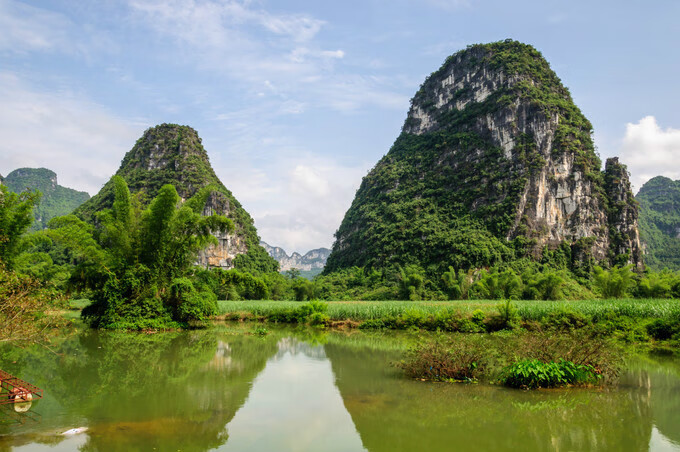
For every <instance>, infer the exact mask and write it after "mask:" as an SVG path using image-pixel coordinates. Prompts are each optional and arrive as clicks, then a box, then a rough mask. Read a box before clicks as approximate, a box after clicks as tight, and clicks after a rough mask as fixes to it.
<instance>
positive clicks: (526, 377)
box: [499, 359, 602, 389]
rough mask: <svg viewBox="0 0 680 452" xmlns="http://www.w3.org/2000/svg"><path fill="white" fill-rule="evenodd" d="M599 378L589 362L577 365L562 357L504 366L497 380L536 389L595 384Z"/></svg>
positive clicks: (510, 384) (600, 376) (518, 386)
mask: <svg viewBox="0 0 680 452" xmlns="http://www.w3.org/2000/svg"><path fill="white" fill-rule="evenodd" d="M601 379H602V375H600V374H599V372H597V371H596V370H595V368H594V367H593V366H591V365H589V364H581V365H578V364H575V363H573V362H571V361H565V360H563V359H560V360H559V361H557V362H547V363H544V362H541V361H539V360H537V359H531V360H528V359H526V360H521V361H518V362H515V363H513V364H511V365H509V366H507V367H505V368H504V369H503V370H502V372H501V377H500V379H499V381H500V382H501V383H502V384H503V385H505V386H509V387H511V388H524V389H536V388H554V387H558V386H567V385H585V384H596V383H598V382H600V380H601Z"/></svg>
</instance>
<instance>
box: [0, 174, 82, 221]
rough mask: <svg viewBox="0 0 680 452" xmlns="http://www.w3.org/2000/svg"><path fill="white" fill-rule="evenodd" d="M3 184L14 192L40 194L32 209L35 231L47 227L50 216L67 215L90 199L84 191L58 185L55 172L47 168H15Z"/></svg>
mask: <svg viewBox="0 0 680 452" xmlns="http://www.w3.org/2000/svg"><path fill="white" fill-rule="evenodd" d="M4 184H5V185H7V188H9V189H10V190H12V191H13V192H15V193H21V192H22V191H24V190H31V191H35V190H37V191H39V192H40V193H41V194H42V196H41V198H40V203H39V204H38V205H37V206H36V208H35V209H34V211H33V215H34V219H35V221H34V222H33V225H32V229H33V230H36V231H38V230H41V229H44V228H45V227H47V223H48V222H49V221H50V220H51V219H52V218H54V217H57V216H61V215H68V214H69V213H71V212H72V211H73V209H75V208H76V207H78V206H80V205H81V204H82V203H84V202H85V201H87V200H88V199H90V195H89V194H88V193H86V192H84V191H77V190H73V189H72V188H68V187H62V186H61V185H59V184H58V183H57V175H56V173H55V172H54V171H52V170H49V169H47V168H19V169H16V170H14V171H12V172H11V173H9V174H8V175H7V178H6V179H5V181H4Z"/></svg>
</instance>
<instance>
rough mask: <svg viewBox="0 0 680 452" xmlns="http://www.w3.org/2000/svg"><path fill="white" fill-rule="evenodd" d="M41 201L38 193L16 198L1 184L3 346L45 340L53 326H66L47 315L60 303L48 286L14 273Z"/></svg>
mask: <svg viewBox="0 0 680 452" xmlns="http://www.w3.org/2000/svg"><path fill="white" fill-rule="evenodd" d="M38 199H40V196H39V194H37V193H30V192H24V193H22V194H20V195H17V194H16V193H12V192H10V191H9V190H8V189H7V187H5V186H4V185H0V343H1V342H11V343H13V344H22V343H29V342H34V341H44V340H45V339H46V338H47V336H48V334H49V333H50V331H49V329H50V328H51V327H54V326H57V325H61V324H63V322H61V321H60V319H59V318H57V317H56V316H54V315H51V314H50V313H49V312H48V311H49V309H50V304H51V305H52V306H55V304H57V303H56V302H55V299H56V300H57V302H58V301H59V296H58V295H57V294H55V293H54V291H53V290H52V289H51V287H50V286H49V284H48V283H43V282H41V281H38V280H36V279H35V278H32V277H30V276H27V275H22V274H20V273H18V272H16V271H14V270H13V265H14V263H15V262H16V256H17V254H18V253H19V251H20V250H21V249H22V247H23V245H24V243H25V238H24V235H23V234H24V233H25V232H26V230H28V228H29V227H30V225H31V221H32V214H31V211H32V209H33V206H34V205H35V204H36V203H37V202H38Z"/></svg>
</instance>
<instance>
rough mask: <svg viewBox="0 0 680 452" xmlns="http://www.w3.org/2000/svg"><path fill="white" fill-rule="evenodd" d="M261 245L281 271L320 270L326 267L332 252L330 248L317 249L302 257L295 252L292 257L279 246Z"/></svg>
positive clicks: (261, 243)
mask: <svg viewBox="0 0 680 452" xmlns="http://www.w3.org/2000/svg"><path fill="white" fill-rule="evenodd" d="M260 245H261V246H262V247H263V248H264V249H265V250H267V253H269V255H270V256H271V257H273V258H274V259H276V261H277V262H278V263H279V269H280V270H281V271H286V270H290V269H292V268H297V269H298V270H304V271H311V270H320V269H322V268H324V266H325V265H326V259H328V255H329V254H330V252H331V250H329V249H328V248H317V249H313V250H311V251H308V252H307V253H305V254H304V256H303V255H301V254H300V253H298V252H293V254H291V255H290V256H289V255H288V253H286V251H285V250H284V249H283V248H281V247H278V246H270V245H268V244H267V243H265V242H260Z"/></svg>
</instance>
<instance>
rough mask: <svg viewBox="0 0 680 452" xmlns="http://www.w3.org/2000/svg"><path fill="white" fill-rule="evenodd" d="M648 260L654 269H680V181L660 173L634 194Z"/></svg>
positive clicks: (646, 259) (648, 263) (646, 260)
mask: <svg viewBox="0 0 680 452" xmlns="http://www.w3.org/2000/svg"><path fill="white" fill-rule="evenodd" d="M635 199H637V200H638V202H639V203H640V236H641V239H642V242H643V244H644V249H645V262H646V263H647V265H649V266H650V268H652V269H654V270H662V269H663V268H669V269H671V270H680V181H674V180H672V179H669V178H667V177H663V176H657V177H654V178H652V179H650V180H649V181H647V183H645V184H644V185H643V186H642V188H640V191H639V192H638V194H637V195H636V196H635Z"/></svg>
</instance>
